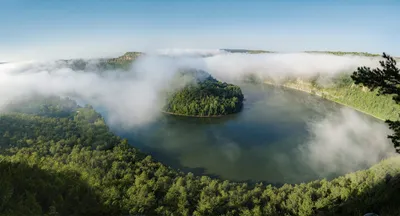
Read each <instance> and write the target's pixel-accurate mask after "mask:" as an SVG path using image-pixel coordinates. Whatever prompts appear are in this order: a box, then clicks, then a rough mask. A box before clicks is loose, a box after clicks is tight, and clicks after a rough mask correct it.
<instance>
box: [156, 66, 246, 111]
mask: <svg viewBox="0 0 400 216" xmlns="http://www.w3.org/2000/svg"><path fill="white" fill-rule="evenodd" d="M180 75H181V76H187V75H189V76H193V78H194V80H195V82H193V83H191V84H189V85H187V86H185V87H184V88H183V89H181V90H179V91H177V92H174V93H172V95H170V96H169V97H168V99H167V104H166V106H165V108H164V110H165V111H166V112H168V113H173V114H179V115H188V116H221V115H227V114H232V113H237V112H240V110H241V109H242V106H243V93H242V90H241V89H240V88H239V87H238V86H235V85H232V84H228V83H222V82H220V81H218V80H216V79H214V78H213V77H212V76H211V75H209V74H208V73H205V72H203V71H189V72H187V71H186V72H184V73H181V74H180Z"/></svg>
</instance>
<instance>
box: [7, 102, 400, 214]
mask: <svg viewBox="0 0 400 216" xmlns="http://www.w3.org/2000/svg"><path fill="white" fill-rule="evenodd" d="M43 101H48V102H50V101H51V102H50V103H51V104H43V105H45V107H48V106H50V105H51V106H55V107H64V106H65V104H69V103H70V102H69V101H68V100H67V101H63V100H59V102H60V104H59V105H58V104H56V103H55V102H56V99H55V98H54V99H53V100H43ZM33 107H34V106H33ZM77 111H79V112H77ZM38 113H39V115H38V114H35V113H32V112H31V110H28V113H16V112H14V113H7V114H2V115H0V215H45V216H50V215H52V216H55V215H60V216H61V215H151V216H153V215H154V216H156V215H177V216H179V215H194V216H203V215H205V216H208V215H231V216H238V215H248V216H261V215H277V216H278V215H304V216H311V215H363V213H366V212H376V213H378V214H379V215H400V210H399V208H398V203H399V202H400V184H399V176H398V174H399V173H400V166H399V163H400V160H399V158H396V157H394V158H391V159H388V160H385V161H383V162H381V163H380V164H379V165H377V166H374V167H372V168H371V169H369V170H366V171H360V172H356V173H352V174H349V175H346V176H342V177H339V178H336V179H333V180H331V181H327V180H317V181H313V182H310V183H306V184H304V183H303V184H298V185H289V184H285V185H284V186H282V187H280V188H276V187H273V186H271V185H263V184H261V183H260V184H255V185H248V184H245V183H234V182H229V181H223V180H218V179H211V178H209V177H207V176H194V175H193V174H191V173H188V174H184V173H182V172H178V171H175V170H173V169H171V168H170V167H167V166H164V165H163V164H161V163H159V162H156V161H154V160H153V159H152V158H151V157H150V156H147V155H145V154H143V153H141V152H140V151H139V150H137V149H135V148H133V147H131V146H129V145H128V143H127V141H126V140H122V139H120V138H119V137H117V136H115V135H114V134H112V133H111V132H110V131H109V130H108V128H107V126H106V125H105V124H104V121H103V118H102V117H101V116H100V115H99V114H98V113H96V112H95V111H94V110H93V109H92V108H91V107H90V106H86V107H79V108H78V110H74V109H72V110H71V112H70V113H69V115H61V116H53V114H54V112H53V110H52V109H49V110H47V111H41V110H38Z"/></svg>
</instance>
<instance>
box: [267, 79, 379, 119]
mask: <svg viewBox="0 0 400 216" xmlns="http://www.w3.org/2000/svg"><path fill="white" fill-rule="evenodd" d="M263 83H264V84H267V85H272V86H277V87H283V88H287V89H292V90H296V91H302V92H305V93H308V94H312V95H315V96H318V97H320V98H322V99H325V100H328V101H332V102H334V103H337V104H340V105H342V106H345V107H348V108H351V109H353V110H356V111H358V112H361V113H363V114H366V115H369V116H371V117H374V118H376V119H378V120H381V121H386V120H385V119H382V118H380V117H378V116H375V115H373V114H371V113H367V112H365V111H363V110H360V109H358V108H356V107H353V106H350V105H348V104H345V103H342V102H340V101H336V100H333V99H331V98H329V97H322V95H321V94H316V93H313V90H312V89H301V88H296V87H294V86H290V85H285V84H283V85H280V84H275V83H272V82H268V81H264V82H263ZM314 91H315V90H314ZM315 92H316V91H315ZM327 95H328V96H330V95H329V94H327ZM330 97H333V96H330Z"/></svg>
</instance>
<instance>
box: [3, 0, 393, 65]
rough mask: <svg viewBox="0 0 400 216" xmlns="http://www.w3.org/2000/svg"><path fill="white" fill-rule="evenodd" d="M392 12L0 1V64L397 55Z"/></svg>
mask: <svg viewBox="0 0 400 216" xmlns="http://www.w3.org/2000/svg"><path fill="white" fill-rule="evenodd" d="M77 5H79V7H77ZM398 9H400V2H398V1H385V2H376V1H372V0H366V1H360V0H355V1H351V2H346V1H343V0H339V1H324V2H320V1H316V0H307V1H306V2H300V3H299V2H295V1H290V0H285V1H279V2H275V1H247V2H242V1H236V0H232V1H229V3H228V2H226V1H224V2H223V1H207V0H205V1H193V2H190V3H189V2H185V1H180V0H173V1H168V2H161V1H156V0H148V1H143V0H137V1H124V0H117V1H113V2H109V1H107V2H105V1H93V0H84V1H77V0H71V1H57V2H45V1H38V0H36V1H35V0H31V1H28V0H18V1H10V0H5V2H4V3H3V4H2V7H1V8H0V19H2V20H7V21H8V22H5V23H3V25H2V30H0V31H4V32H3V33H2V34H0V50H1V52H0V62H9V61H18V60H32V59H34V60H36V59H49V58H50V59H52V58H59V59H60V58H108V57H117V56H120V55H123V54H124V53H125V52H129V51H140V52H152V51H154V50H159V49H186V50H191V49H192V50H193V49H196V50H217V49H249V50H266V51H277V52H304V51H340V52H368V53H373V54H382V53H383V52H386V53H387V54H389V55H392V56H400V48H399V47H396V46H393V45H392V43H393V42H395V40H396V39H397V38H398V35H400V30H399V29H396V28H394V27H393V26H398V24H399V21H398V20H400V14H398V13H397V12H396V11H398ZM371 14H373V16H371ZM377 17H379V19H377ZM10 21H12V22H10Z"/></svg>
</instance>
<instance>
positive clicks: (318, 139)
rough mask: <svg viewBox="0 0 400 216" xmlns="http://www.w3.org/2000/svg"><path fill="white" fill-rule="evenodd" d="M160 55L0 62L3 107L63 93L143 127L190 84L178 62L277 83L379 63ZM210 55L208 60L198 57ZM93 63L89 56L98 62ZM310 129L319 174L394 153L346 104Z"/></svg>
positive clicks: (235, 78) (382, 134) (293, 56)
mask: <svg viewBox="0 0 400 216" xmlns="http://www.w3.org/2000/svg"><path fill="white" fill-rule="evenodd" d="M161 54H163V55H173V56H174V58H169V57H165V56H164V57H162V56H159V55H155V54H149V55H146V56H144V57H140V58H138V59H137V60H136V61H135V62H134V63H133V64H132V65H131V68H130V70H129V71H128V72H126V71H116V70H114V71H103V72H102V73H99V71H98V69H97V68H96V67H95V66H93V67H91V66H90V65H89V66H88V67H86V69H85V70H84V71H80V70H76V69H72V68H71V65H70V64H68V63H65V62H64V63H63V62H55V61H47V62H46V61H41V62H36V61H30V62H18V63H8V64H0V109H1V107H2V106H4V105H5V104H7V103H8V102H10V101H13V100H17V99H19V98H21V97H24V96H29V95H33V94H39V95H60V96H69V97H73V98H77V99H80V100H82V101H85V102H86V103H89V104H91V105H93V106H95V107H101V108H102V109H105V110H106V111H107V113H108V120H109V123H110V124H119V125H125V126H128V127H140V126H141V125H144V124H148V123H150V122H152V121H155V120H156V119H157V117H158V115H159V113H160V112H159V111H160V109H161V107H162V106H163V98H162V96H160V95H161V92H163V91H164V90H165V89H169V90H171V89H174V90H177V89H179V88H181V87H183V86H184V85H185V84H184V83H180V84H176V83H172V78H173V76H174V74H175V73H176V72H177V70H178V69H180V68H188V67H189V68H196V69H202V70H205V71H208V72H209V73H211V74H212V75H213V76H214V77H216V78H218V79H220V80H222V81H226V82H236V83H237V82H240V81H241V80H242V78H243V76H245V75H249V74H255V75H256V76H258V77H259V78H261V79H273V80H275V81H277V82H279V81H281V80H282V79H283V78H285V77H288V76H290V77H303V78H309V77H312V76H316V75H318V74H319V75H323V76H322V77H323V78H322V79H321V80H319V82H320V83H327V81H329V79H330V78H331V77H333V76H334V75H335V74H338V73H343V72H344V73H350V72H352V71H354V70H355V69H356V68H357V67H359V66H371V67H375V66H378V60H379V58H367V57H359V56H334V55H326V54H306V53H287V54H258V55H253V54H233V53H225V52H220V51H215V50H211V51H204V52H203V51H199V50H195V51H191V50H169V51H163V52H161ZM199 55H200V56H208V57H205V58H202V57H197V56H199ZM95 63H96V62H95V61H93V62H92V64H93V65H95ZM309 125H310V131H311V134H312V135H313V136H312V137H311V138H310V141H309V143H307V144H306V145H304V146H302V147H301V149H300V152H301V154H303V155H304V160H305V161H307V162H309V163H310V165H311V166H312V167H314V168H315V170H316V171H318V172H336V171H340V172H349V171H353V170H355V169H357V168H358V167H360V164H363V165H372V164H374V163H376V162H378V161H379V160H380V159H381V158H382V157H384V156H386V155H388V153H391V152H394V149H393V147H392V145H391V144H390V142H389V140H388V139H387V138H386V137H387V134H389V133H390V131H389V130H388V129H387V127H386V126H383V125H382V124H381V123H373V121H371V120H368V119H365V118H363V117H362V116H361V115H359V114H358V113H357V112H355V111H353V110H348V109H345V108H344V111H343V112H342V113H341V114H340V115H335V116H329V115H328V117H327V118H326V119H324V120H322V121H319V122H310V123H309Z"/></svg>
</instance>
